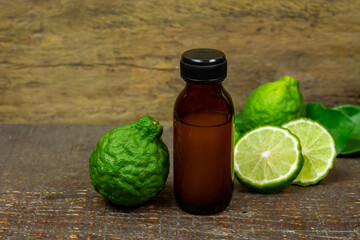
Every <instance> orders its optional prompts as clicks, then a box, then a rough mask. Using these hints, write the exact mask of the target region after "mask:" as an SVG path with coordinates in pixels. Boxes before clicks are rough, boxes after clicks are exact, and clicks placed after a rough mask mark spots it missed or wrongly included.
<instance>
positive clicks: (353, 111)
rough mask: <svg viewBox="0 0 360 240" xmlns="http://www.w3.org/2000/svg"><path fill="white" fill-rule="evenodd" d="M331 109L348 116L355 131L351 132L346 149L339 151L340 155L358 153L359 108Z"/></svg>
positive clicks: (359, 133) (359, 132) (340, 107)
mask: <svg viewBox="0 0 360 240" xmlns="http://www.w3.org/2000/svg"><path fill="white" fill-rule="evenodd" d="M333 109H335V110H338V111H341V112H343V113H345V114H346V116H348V117H349V118H350V119H351V121H352V122H353V123H354V124H355V129H354V130H353V131H352V133H351V135H350V137H349V139H348V142H347V145H346V147H345V148H344V149H343V150H342V151H341V154H349V153H354V152H358V151H360V106H354V105H341V106H336V107H334V108H333Z"/></svg>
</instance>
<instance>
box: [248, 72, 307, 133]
mask: <svg viewBox="0 0 360 240" xmlns="http://www.w3.org/2000/svg"><path fill="white" fill-rule="evenodd" d="M304 116H305V104H304V99H303V96H302V94H301V92H300V91H299V81H298V80H296V79H294V78H292V77H289V76H284V77H282V78H281V79H279V80H277V81H275V82H270V83H266V84H263V85H261V86H259V87H258V88H257V89H255V90H254V91H253V92H252V93H251V95H250V96H249V97H248V99H247V100H246V102H245V105H244V109H243V114H242V117H243V121H244V126H245V128H246V129H247V130H251V129H254V128H256V127H260V126H264V125H272V126H281V125H282V124H283V123H285V122H288V121H291V120H293V119H296V118H300V117H304Z"/></svg>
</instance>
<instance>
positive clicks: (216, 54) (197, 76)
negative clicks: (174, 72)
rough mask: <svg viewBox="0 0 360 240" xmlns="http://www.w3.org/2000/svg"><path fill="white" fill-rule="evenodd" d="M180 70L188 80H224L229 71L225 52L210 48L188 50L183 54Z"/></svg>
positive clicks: (182, 75)
mask: <svg viewBox="0 0 360 240" xmlns="http://www.w3.org/2000/svg"><path fill="white" fill-rule="evenodd" d="M180 72H181V77H182V78H183V79H184V80H185V81H186V82H197V83H199V82H204V83H205V82H222V81H223V80H224V79H225V78H226V72H227V61H226V57H225V54H224V53H223V52H221V51H219V50H215V49H208V48H197V49H191V50H188V51H186V52H184V53H183V55H182V56H181V60H180Z"/></svg>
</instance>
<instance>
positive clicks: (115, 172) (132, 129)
mask: <svg viewBox="0 0 360 240" xmlns="http://www.w3.org/2000/svg"><path fill="white" fill-rule="evenodd" d="M162 132H163V128H162V126H161V125H160V124H159V122H157V121H155V120H154V119H153V118H152V117H150V116H147V115H145V116H143V117H142V118H141V119H140V120H139V121H138V122H133V123H130V124H128V125H126V126H122V127H118V128H115V129H113V130H111V131H110V132H108V133H106V134H105V135H104V136H102V137H101V138H100V140H99V142H98V143H97V145H96V147H95V149H94V150H93V152H92V154H91V156H90V162H89V171H90V178H91V183H92V185H93V186H94V188H95V190H96V191H98V192H99V193H100V194H101V195H103V196H104V197H105V198H106V199H108V200H109V201H111V202H113V203H115V204H119V205H123V206H135V205H139V204H142V203H144V202H146V201H148V200H149V199H151V198H152V197H154V196H155V195H156V194H157V193H158V192H160V191H161V190H163V189H164V187H165V182H166V179H167V177H168V174H169V164H170V163H169V151H168V148H167V146H166V145H165V143H164V142H163V141H162V139H161V134H162Z"/></svg>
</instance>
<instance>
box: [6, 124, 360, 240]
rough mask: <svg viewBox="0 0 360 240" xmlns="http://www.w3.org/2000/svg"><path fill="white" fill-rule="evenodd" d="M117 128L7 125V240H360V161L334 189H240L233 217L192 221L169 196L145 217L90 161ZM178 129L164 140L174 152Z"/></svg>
mask: <svg viewBox="0 0 360 240" xmlns="http://www.w3.org/2000/svg"><path fill="white" fill-rule="evenodd" d="M111 128H112V126H89V125H87V126H82V125H0V136H1V137H0V166H1V172H0V186H1V188H0V239H39V238H41V239H134V238H136V239H215V238H216V239H235V238H237V239H324V238H325V239H358V238H359V237H360V179H359V176H360V157H359V155H357V156H352V158H346V159H345V158H338V159H337V160H336V163H335V166H334V169H333V170H332V171H331V172H330V173H329V175H328V176H327V177H326V178H325V179H324V181H323V182H322V183H321V184H319V185H317V186H312V187H298V186H290V187H289V188H287V189H286V190H284V191H283V192H281V193H279V194H272V195H266V194H257V193H252V192H248V191H247V190H245V189H244V188H243V187H242V186H241V185H240V184H239V183H238V182H236V184H235V189H234V194H233V199H232V202H231V204H230V206H229V207H228V208H227V210H226V211H224V212H222V213H220V214H216V215H211V216H195V215H191V214H188V213H185V212H183V211H181V210H179V208H178V207H177V205H176V202H175V199H174V195H173V187H172V183H173V180H172V171H171V173H170V176H169V178H168V181H167V184H166V188H165V190H164V191H163V192H161V193H160V194H159V195H157V196H156V197H155V198H154V199H152V200H151V201H149V202H147V203H146V204H144V205H142V206H141V207H138V208H135V209H122V208H119V207H116V206H115V205H112V204H110V203H108V202H107V201H105V200H104V199H103V198H102V197H101V196H100V195H99V194H98V193H97V192H95V190H94V189H93V188H92V186H91V183H90V179H89V174H88V157H89V155H90V153H91V151H92V148H93V147H94V146H95V144H96V142H97V139H98V138H99V137H100V136H101V135H102V134H104V133H105V132H107V131H108V130H110V129H111ZM171 136H172V128H171V127H165V131H164V136H163V139H164V141H165V142H166V144H167V145H168V146H169V148H170V151H171V152H172V147H171V146H172V144H171V142H172V137H171Z"/></svg>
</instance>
